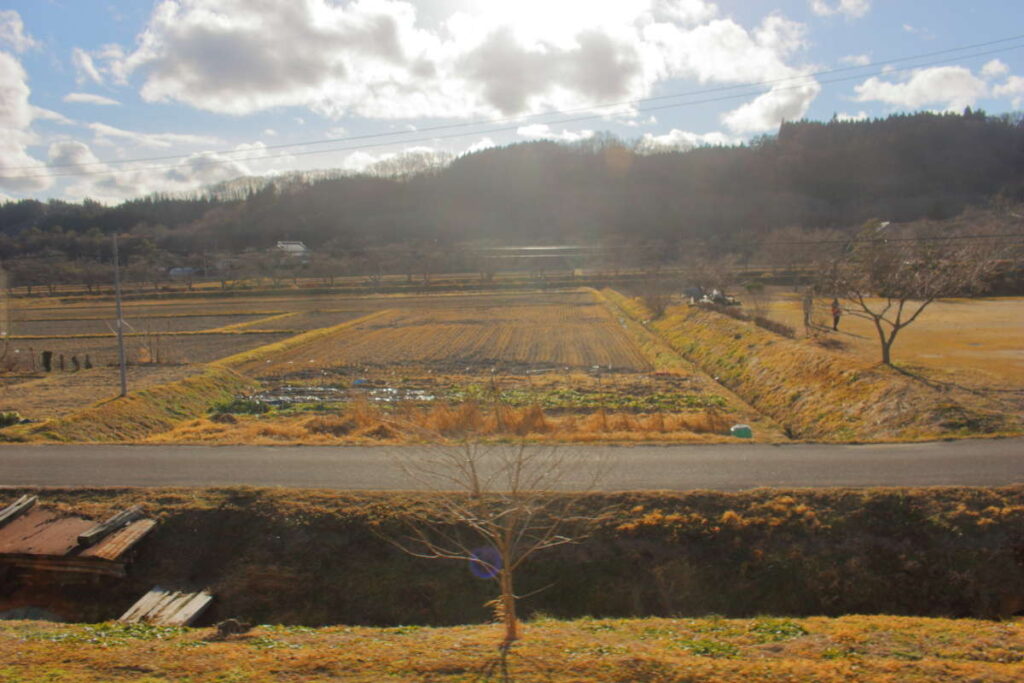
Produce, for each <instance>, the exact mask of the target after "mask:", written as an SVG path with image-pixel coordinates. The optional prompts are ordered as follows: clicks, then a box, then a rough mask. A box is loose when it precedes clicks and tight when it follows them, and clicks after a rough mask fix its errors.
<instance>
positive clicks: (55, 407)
mask: <svg viewBox="0 0 1024 683" xmlns="http://www.w3.org/2000/svg"><path fill="white" fill-rule="evenodd" d="M202 371H203V367H202V366H201V365H170V366H167V365H133V366H130V367H129V368H128V386H129V387H131V388H132V390H135V391H138V390H142V389H150V388H152V387H156V386H159V385H162V384H167V383H169V382H177V381H178V380H181V379H184V378H186V377H189V376H191V375H195V374H198V373H200V372H202ZM119 390H120V385H119V378H118V370H117V368H115V367H98V368H93V369H91V370H83V371H81V372H65V373H52V374H50V375H49V376H38V377H35V378H26V379H25V380H24V381H20V382H18V383H4V384H2V385H0V410H14V411H17V412H19V413H20V414H21V415H22V416H23V417H27V418H30V419H33V420H46V419H50V418H57V417H65V416H68V415H70V414H72V413H75V412H77V411H80V410H83V409H84V408H86V407H88V406H89V405H91V404H93V403H95V402H96V401H97V400H98V399H105V398H113V397H114V396H117V394H118V391H119Z"/></svg>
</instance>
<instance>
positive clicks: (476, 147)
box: [465, 137, 494, 154]
mask: <svg viewBox="0 0 1024 683" xmlns="http://www.w3.org/2000/svg"><path fill="white" fill-rule="evenodd" d="M490 147H494V140H492V139H490V138H488V137H483V138H480V139H479V140H477V141H476V142H474V143H473V144H471V145H470V146H469V147H467V148H466V152H465V153H466V154H472V153H473V152H479V151H481V150H484V149H488V148H490Z"/></svg>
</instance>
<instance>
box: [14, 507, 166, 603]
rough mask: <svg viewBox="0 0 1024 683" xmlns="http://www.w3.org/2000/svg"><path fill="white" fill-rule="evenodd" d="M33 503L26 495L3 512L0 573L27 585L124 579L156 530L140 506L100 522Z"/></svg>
mask: <svg viewBox="0 0 1024 683" xmlns="http://www.w3.org/2000/svg"><path fill="white" fill-rule="evenodd" d="M35 503H36V498H35V497H34V496H32V497H28V496H23V497H22V498H21V499H19V500H18V501H16V502H14V503H13V504H11V505H9V506H7V507H6V508H4V509H3V510H2V511H0V572H2V573H4V574H6V575H8V576H9V577H10V578H13V579H14V580H15V581H17V582H19V583H23V584H32V583H40V582H41V583H46V582H50V581H53V580H54V579H55V578H56V579H57V580H58V582H59V583H62V584H63V583H72V582H75V581H76V580H89V579H90V578H92V577H101V576H109V577H118V578H120V577H124V576H126V573H127V572H126V567H127V564H128V562H129V560H130V557H131V554H132V552H131V551H132V549H133V548H134V547H135V545H136V544H137V543H138V542H139V541H141V540H142V539H143V538H144V537H145V536H146V535H147V534H148V533H149V532H150V531H152V529H153V527H154V526H156V522H155V521H154V520H152V519H145V518H144V517H143V514H142V511H141V509H140V508H139V507H138V506H135V507H133V508H129V509H127V510H124V511H122V512H119V513H118V514H116V515H114V516H113V517H111V518H110V519H108V520H106V521H104V522H96V521H95V520H89V519H84V518H82V517H78V516H75V515H67V514H61V513H59V512H55V511H51V510H43V509H40V508H36V507H35ZM55 575H56V576H55Z"/></svg>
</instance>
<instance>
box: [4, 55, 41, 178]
mask: <svg viewBox="0 0 1024 683" xmlns="http://www.w3.org/2000/svg"><path fill="white" fill-rule="evenodd" d="M30 92H31V91H30V89H29V87H28V77H27V76H26V74H25V70H24V69H23V68H22V66H21V63H20V62H19V61H18V60H17V59H15V58H14V56H13V55H11V54H9V53H7V52H0V188H3V189H5V190H14V191H24V192H31V191H38V190H44V189H46V188H47V187H49V186H50V179H49V178H47V177H39V176H41V175H42V176H45V168H44V165H43V163H42V162H40V161H39V160H38V159H35V158H33V157H32V156H31V155H29V153H28V151H27V148H28V146H29V145H31V144H33V143H35V141H36V136H35V134H34V133H33V132H32V130H31V128H30V126H31V124H32V120H33V118H34V117H35V110H34V108H33V107H32V105H30V104H29V101H28V96H29V94H30Z"/></svg>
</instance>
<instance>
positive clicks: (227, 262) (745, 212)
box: [0, 109, 1024, 285]
mask: <svg viewBox="0 0 1024 683" xmlns="http://www.w3.org/2000/svg"><path fill="white" fill-rule="evenodd" d="M410 164H412V165H411V166H410V167H409V168H404V167H403V166H402V164H401V163H394V162H393V163H392V166H394V168H389V169H388V173H387V174H386V175H385V174H382V173H379V172H378V173H374V174H365V175H354V176H331V175H329V174H325V175H321V176H313V177H309V178H306V179H301V178H297V179H295V180H294V181H292V182H270V183H265V184H263V185H259V184H255V183H254V184H252V185H251V186H249V187H248V189H246V190H245V191H235V192H232V193H220V194H217V193H210V194H208V195H202V196H195V197H190V198H175V197H168V196H151V197H146V198H142V199H135V200H130V201H126V202H124V203H122V204H119V205H117V206H110V207H108V206H104V205H101V204H99V203H97V202H94V201H90V200H85V201H83V202H82V203H70V202H65V201H59V200H50V201H48V202H40V201H36V200H22V201H16V202H13V201H12V202H6V203H5V204H3V205H2V206H0V260H2V261H3V263H4V266H5V267H6V268H7V269H8V270H10V271H11V272H12V284H22V285H25V284H42V283H44V282H49V281H53V280H60V279H62V278H63V279H67V280H69V281H71V280H73V281H76V282H79V283H89V282H92V281H100V280H102V281H106V278H107V274H106V273H105V272H104V269H105V267H106V266H100V265H99V264H109V262H110V258H111V253H110V244H109V242H110V240H109V235H110V234H111V233H114V232H117V233H119V234H121V235H124V238H123V239H122V244H121V252H122V260H123V263H124V265H126V266H128V267H133V268H135V269H136V270H137V271H138V275H139V277H151V278H157V279H158V278H161V277H165V276H166V271H167V269H168V268H170V267H175V266H177V267H183V268H190V269H195V270H197V271H199V270H201V271H202V272H209V273H219V275H220V276H223V277H229V276H231V275H232V274H233V275H241V273H242V271H245V272H254V273H257V274H258V276H263V277H279V278H286V277H289V276H294V274H295V272H296V270H297V266H296V264H295V262H294V261H287V260H282V259H280V258H277V257H274V256H273V255H268V253H267V250H268V249H272V247H273V246H274V244H275V243H276V242H277V241H278V240H302V241H304V242H305V243H306V244H307V245H308V246H309V247H310V248H311V249H312V250H313V252H314V254H315V258H314V259H313V260H312V261H311V262H310V263H308V264H305V265H303V268H304V269H305V272H307V273H317V272H319V273H322V274H323V276H324V277H333V276H334V275H335V274H337V275H341V274H364V275H367V276H373V275H374V274H375V273H381V272H391V273H396V272H397V273H406V274H407V275H408V277H409V279H410V280H412V279H413V278H422V279H424V280H428V279H429V276H430V273H431V272H440V271H441V270H444V269H452V268H462V269H468V270H473V269H480V270H486V269H487V267H488V266H486V265H481V263H480V262H479V259H476V260H474V259H473V258H471V257H470V256H467V255H466V252H464V251H459V250H458V249H456V246H462V247H465V246H466V245H479V246H484V245H486V246H497V245H524V244H537V245H561V244H585V245H602V246H603V247H604V250H603V252H602V253H603V255H602V257H601V258H602V261H603V263H602V265H603V266H606V267H609V268H613V269H614V268H619V267H635V266H637V265H644V266H650V265H654V266H657V265H658V264H662V263H665V264H667V263H679V262H685V261H686V260H687V259H690V260H693V259H697V258H700V259H707V258H723V257H729V258H733V259H736V260H740V261H749V260H750V259H752V258H753V259H761V260H770V261H771V262H772V263H773V264H779V263H782V264H783V265H782V266H781V267H784V266H785V262H786V261H787V260H798V259H799V258H800V256H799V249H797V248H793V247H791V243H793V242H799V241H800V240H801V239H803V238H807V237H808V236H810V237H811V238H812V239H822V238H823V237H827V236H829V235H836V234H840V235H842V234H852V233H851V231H855V230H856V229H857V228H858V227H859V226H861V225H863V224H864V223H865V221H867V220H870V219H875V218H877V219H880V220H885V221H893V222H897V223H899V222H908V221H915V220H922V219H930V220H939V219H944V218H949V217H952V216H956V215H959V214H960V213H961V212H962V211H963V210H964V209H965V208H966V207H968V206H972V205H983V204H990V203H992V202H993V201H996V202H1004V203H1007V204H1018V203H1020V202H1022V201H1024V118H1022V117H1021V116H1019V115H1003V116H988V115H986V114H985V113H984V112H981V111H971V110H969V109H968V110H965V111H964V112H963V113H962V114H932V113H919V114H901V115H894V116H890V117H888V118H886V119H879V120H866V121H840V120H837V119H833V120H831V121H828V122H811V121H800V122H795V123H785V124H783V125H782V126H781V128H780V130H779V132H778V134H777V135H774V136H765V137H761V138H757V139H755V140H753V141H752V142H750V143H749V144H746V145H741V146H734V147H704V148H698V149H693V150H689V151H671V150H666V151H651V150H650V149H648V148H645V147H644V146H643V145H641V144H639V142H635V143H629V142H624V141H621V140H618V139H616V138H614V137H611V136H609V135H598V136H595V137H593V138H591V139H589V140H586V141H583V142H580V143H576V144H572V145H563V144H556V143H553V142H532V143H524V144H517V145H512V146H508V147H504V148H496V149H488V150H484V151H480V152H477V153H474V154H469V155H466V156H463V157H460V158H458V159H455V160H454V161H451V162H450V163H447V164H446V165H434V166H431V165H430V164H425V163H424V162H423V160H422V159H418V158H417V159H415V160H412V161H410ZM787 236H788V237H787ZM784 238H785V239H784ZM773 244H774V245H775V246H774V247H773V246H772V245H773ZM772 249H774V251H775V252H776V253H775V255H774V256H771V255H770V254H767V252H768V251H771V250H772ZM275 264H276V265H275ZM232 269H233V270H234V272H233V273H230V272H226V271H231V270H232ZM154 273H155V274H154ZM147 274H148V275H147ZM42 275H45V276H47V277H43V278H41V277H40V276H42ZM47 278H49V279H47Z"/></svg>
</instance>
